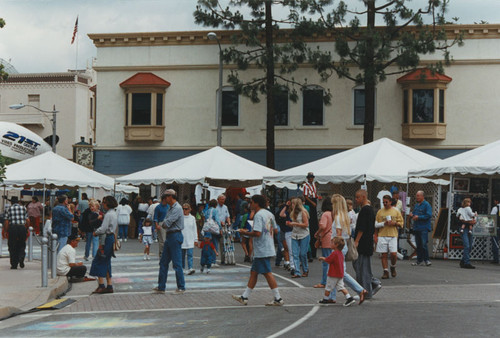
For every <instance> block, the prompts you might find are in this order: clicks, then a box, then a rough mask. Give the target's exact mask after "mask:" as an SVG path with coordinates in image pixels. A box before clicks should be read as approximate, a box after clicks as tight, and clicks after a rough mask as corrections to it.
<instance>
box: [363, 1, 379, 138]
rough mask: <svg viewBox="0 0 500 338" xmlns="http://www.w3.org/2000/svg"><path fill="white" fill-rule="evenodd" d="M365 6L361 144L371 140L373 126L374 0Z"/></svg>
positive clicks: (374, 82)
mask: <svg viewBox="0 0 500 338" xmlns="http://www.w3.org/2000/svg"><path fill="white" fill-rule="evenodd" d="M366 6H367V27H366V28H367V38H366V68H365V70H364V77H365V125H364V130H363V144H366V143H370V142H373V130H374V128H375V85H376V78H375V76H376V75H375V60H374V59H375V57H374V54H375V53H374V50H373V34H374V30H375V0H366Z"/></svg>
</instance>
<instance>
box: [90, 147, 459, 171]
mask: <svg viewBox="0 0 500 338" xmlns="http://www.w3.org/2000/svg"><path fill="white" fill-rule="evenodd" d="M342 151H343V150H342V149H329V150H327V149H307V150H292V149H290V150H276V152H275V160H276V170H285V169H288V168H292V167H296V166H298V165H301V164H304V163H308V162H312V161H315V160H319V159H321V158H324V157H327V156H331V155H334V154H337V153H339V152H342ZM422 151H423V152H425V153H427V154H429V155H432V156H436V157H438V158H447V157H450V156H453V155H456V154H459V153H461V152H464V151H465V149H423V150H422ZM199 152H201V151H200V150H96V151H95V164H94V170H96V171H98V172H100V173H102V174H106V175H127V174H131V173H133V172H136V171H139V170H144V169H148V168H151V167H155V166H158V165H161V164H164V163H168V162H172V161H175V160H178V159H181V158H184V157H187V156H191V155H194V154H197V153H199ZM231 152H233V153H234V154H236V155H239V156H241V157H244V158H246V159H249V160H250V161H253V162H256V163H259V164H262V165H265V163H266V152H265V150H234V151H233V150H232V151H231ZM228 165H231V164H230V163H229V164H228Z"/></svg>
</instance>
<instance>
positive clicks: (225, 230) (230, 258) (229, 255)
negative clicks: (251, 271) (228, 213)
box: [222, 225, 236, 265]
mask: <svg viewBox="0 0 500 338" xmlns="http://www.w3.org/2000/svg"><path fill="white" fill-rule="evenodd" d="M222 241H223V245H224V249H223V250H224V251H223V255H224V261H225V262H226V264H228V265H235V264H236V260H235V259H234V230H233V229H231V228H229V227H228V226H227V225H224V226H223V227H222Z"/></svg>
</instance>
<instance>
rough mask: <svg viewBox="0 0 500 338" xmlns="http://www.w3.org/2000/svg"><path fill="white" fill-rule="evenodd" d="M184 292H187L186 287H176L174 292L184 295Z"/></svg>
mask: <svg viewBox="0 0 500 338" xmlns="http://www.w3.org/2000/svg"><path fill="white" fill-rule="evenodd" d="M184 292H186V289H176V290H175V291H174V293H175V294H176V295H182V294H183V293H184Z"/></svg>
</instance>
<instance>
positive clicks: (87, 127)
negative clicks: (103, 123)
mask: <svg viewBox="0 0 500 338" xmlns="http://www.w3.org/2000/svg"><path fill="white" fill-rule="evenodd" d="M93 82H94V76H93V71H92V70H88V71H78V72H72V71H69V72H66V73H33V74H16V73H13V74H10V75H9V78H8V79H7V81H5V82H0V121H7V122H13V123H17V124H20V125H22V126H24V127H26V128H28V129H30V130H31V131H33V132H35V133H36V134H38V135H40V136H41V137H42V138H45V137H47V136H50V135H52V122H51V119H52V114H42V113H40V112H39V111H38V110H36V109H35V108H32V107H25V108H22V109H20V110H12V109H9V106H10V105H13V104H19V103H23V104H26V105H28V104H29V105H32V106H35V107H37V108H40V109H43V110H46V111H52V110H53V107H54V106H55V109H56V110H58V111H59V113H57V118H56V121H57V126H56V131H57V135H58V136H59V142H58V144H57V153H58V154H59V155H61V156H63V157H65V158H68V159H72V158H73V147H72V146H73V144H76V143H78V142H80V141H81V138H82V137H84V138H85V140H86V142H89V141H90V140H95V136H94V129H95V125H94V119H95V107H94V106H95V93H94V91H93V90H92V88H91V87H92V86H94V83H93Z"/></svg>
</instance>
